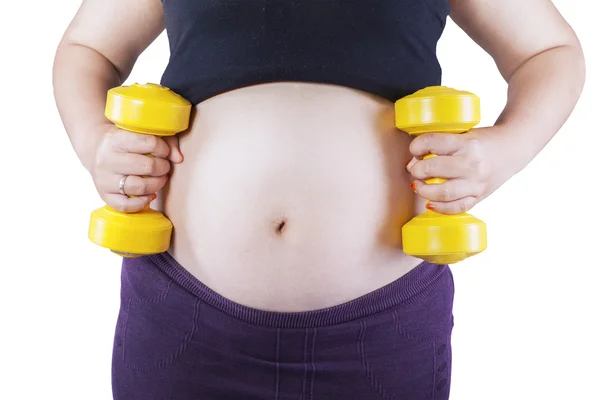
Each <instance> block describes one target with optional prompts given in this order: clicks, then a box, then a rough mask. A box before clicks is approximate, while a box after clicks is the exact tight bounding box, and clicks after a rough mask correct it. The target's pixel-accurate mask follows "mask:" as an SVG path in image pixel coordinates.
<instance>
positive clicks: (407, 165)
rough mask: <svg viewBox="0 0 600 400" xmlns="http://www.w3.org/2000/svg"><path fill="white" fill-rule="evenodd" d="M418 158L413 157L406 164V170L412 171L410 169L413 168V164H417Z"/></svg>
mask: <svg viewBox="0 0 600 400" xmlns="http://www.w3.org/2000/svg"><path fill="white" fill-rule="evenodd" d="M417 161H418V160H417V159H416V158H414V157H413V158H411V159H410V161H409V162H408V164H406V171H408V172H409V173H410V169H411V168H412V166H413V165H415V163H416V162H417Z"/></svg>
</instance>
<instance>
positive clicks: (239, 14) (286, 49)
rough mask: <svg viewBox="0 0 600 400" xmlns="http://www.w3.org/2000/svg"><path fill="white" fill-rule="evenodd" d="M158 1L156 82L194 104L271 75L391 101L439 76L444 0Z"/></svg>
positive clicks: (438, 79) (435, 81)
mask: <svg viewBox="0 0 600 400" xmlns="http://www.w3.org/2000/svg"><path fill="white" fill-rule="evenodd" d="M156 1H158V0H156ZM161 1H162V2H163V6H164V11H165V24H166V29H167V36H168V38H169V46H170V51H171V56H170V59H169V63H168V65H167V68H166V70H165V71H164V74H163V76H162V79H161V84H162V85H164V86H167V87H169V88H171V89H172V90H174V91H175V92H176V93H179V94H180V95H182V96H183V97H185V98H187V99H188V100H189V101H191V102H192V103H193V104H197V103H199V102H202V101H203V100H206V99H208V98H210V97H212V96H215V95H217V94H220V93H224V92H227V91H229V90H233V89H237V88H241V87H244V86H249V85H254V84H259V83H267V82H277V81H295V82H316V83H327V84H334V85H340V86H346V87H351V88H354V89H358V90H362V91H365V92H369V93H372V94H375V95H378V96H381V97H383V98H385V99H388V100H389V101H392V102H393V101H395V100H397V99H399V98H401V97H403V96H405V95H408V94H410V93H413V92H415V91H417V90H419V89H422V88H424V87H426V86H431V85H439V84H441V68H440V65H439V62H438V59H437V56H436V46H437V43H438V40H439V39H440V36H441V35H442V32H443V30H444V27H445V25H446V19H447V17H448V15H449V12H450V4H449V1H450V0H161Z"/></svg>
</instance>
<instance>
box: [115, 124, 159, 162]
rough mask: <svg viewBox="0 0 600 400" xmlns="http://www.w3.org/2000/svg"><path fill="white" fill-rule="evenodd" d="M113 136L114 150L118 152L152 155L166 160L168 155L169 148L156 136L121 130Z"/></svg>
mask: <svg viewBox="0 0 600 400" xmlns="http://www.w3.org/2000/svg"><path fill="white" fill-rule="evenodd" d="M115 135H116V139H115V150H116V151H118V152H121V153H137V154H152V155H153V156H154V157H158V158H167V157H168V155H169V146H168V145H167V143H166V142H165V141H164V140H163V139H162V138H160V137H158V136H154V135H144V134H140V133H134V132H128V131H123V130H121V131H118V132H117V133H115Z"/></svg>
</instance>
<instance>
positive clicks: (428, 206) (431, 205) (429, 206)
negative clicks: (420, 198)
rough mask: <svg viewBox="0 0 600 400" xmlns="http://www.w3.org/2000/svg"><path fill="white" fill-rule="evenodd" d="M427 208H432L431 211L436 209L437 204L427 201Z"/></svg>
mask: <svg viewBox="0 0 600 400" xmlns="http://www.w3.org/2000/svg"><path fill="white" fill-rule="evenodd" d="M425 208H427V209H428V210H431V211H433V210H435V206H434V205H433V204H431V203H427V205H426V206H425Z"/></svg>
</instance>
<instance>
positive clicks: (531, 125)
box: [496, 46, 585, 174]
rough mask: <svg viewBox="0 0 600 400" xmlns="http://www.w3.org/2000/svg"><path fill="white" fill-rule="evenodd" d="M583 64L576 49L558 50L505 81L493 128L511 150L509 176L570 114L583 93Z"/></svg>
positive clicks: (532, 61)
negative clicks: (503, 98) (501, 105)
mask: <svg viewBox="0 0 600 400" xmlns="http://www.w3.org/2000/svg"><path fill="white" fill-rule="evenodd" d="M584 81H585V61H584V57H583V54H582V51H581V48H580V47H578V46H561V47H557V48H554V49H551V50H547V51H545V52H543V53H540V54H538V55H536V56H534V57H532V58H531V59H529V60H528V61H526V62H525V63H523V64H522V65H521V66H520V67H519V68H518V69H517V70H516V71H515V72H514V73H513V74H512V76H511V77H510V78H509V79H508V98H507V104H506V107H505V109H504V110H503V112H502V113H501V115H500V117H499V118H498V120H497V122H496V126H502V127H505V128H506V129H502V130H501V132H502V134H503V138H502V142H503V143H505V145H506V146H508V148H510V149H511V150H510V151H509V152H508V153H510V154H511V155H512V156H513V157H514V159H513V160H510V161H511V164H512V165H513V171H511V172H512V173H513V174H515V173H518V172H519V171H521V170H522V169H523V168H525V167H526V166H527V165H528V164H529V162H531V161H532V160H533V159H534V158H535V157H536V156H537V154H538V153H539V152H540V151H541V150H542V149H543V148H544V147H545V146H546V145H547V144H548V143H549V142H550V140H551V139H552V138H553V137H554V135H555V134H556V133H557V132H558V131H559V130H560V128H561V127H562V126H563V124H564V123H565V122H566V120H567V118H568V117H569V116H570V114H571V113H572V111H573V109H574V107H575V105H576V103H577V101H578V99H579V97H580V95H581V91H582V89H583V85H584Z"/></svg>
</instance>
